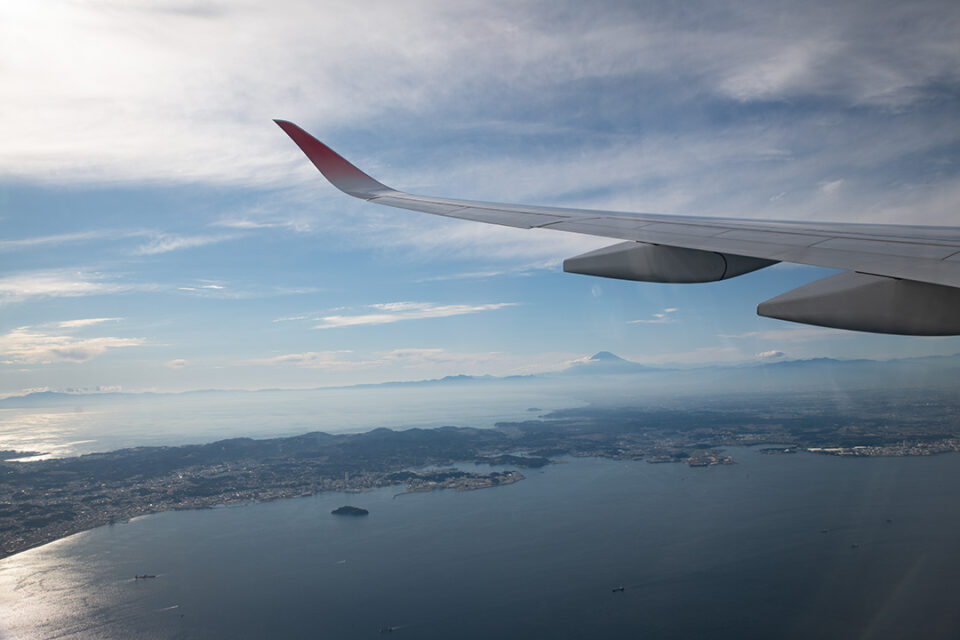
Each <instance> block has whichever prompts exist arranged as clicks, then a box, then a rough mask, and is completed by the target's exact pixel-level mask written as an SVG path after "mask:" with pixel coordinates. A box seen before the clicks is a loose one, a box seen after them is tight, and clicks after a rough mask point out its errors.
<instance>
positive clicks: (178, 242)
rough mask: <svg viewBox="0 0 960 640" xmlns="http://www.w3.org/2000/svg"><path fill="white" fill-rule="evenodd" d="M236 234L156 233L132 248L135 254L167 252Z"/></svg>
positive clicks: (225, 239)
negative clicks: (148, 239) (189, 234)
mask: <svg viewBox="0 0 960 640" xmlns="http://www.w3.org/2000/svg"><path fill="white" fill-rule="evenodd" d="M237 237H239V236H237V235H236V234H222V235H192V236H188V235H176V234H171V233H158V234H156V236H155V237H154V238H153V239H152V240H150V241H149V242H146V243H144V244H142V245H140V246H139V247H137V248H136V249H135V250H134V253H135V254H137V255H144V256H152V255H157V254H160V253H169V252H170V251H178V250H180V249H192V248H194V247H203V246H205V245H208V244H216V243H218V242H225V241H227V240H234V239H235V238H237Z"/></svg>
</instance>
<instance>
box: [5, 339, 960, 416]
mask: <svg viewBox="0 0 960 640" xmlns="http://www.w3.org/2000/svg"><path fill="white" fill-rule="evenodd" d="M609 375H617V376H621V375H622V376H628V375H640V376H642V378H641V379H640V380H642V385H641V386H642V387H643V389H644V390H646V391H650V392H666V393H684V394H688V393H703V394H711V393H730V392H747V391H800V390H802V391H817V390H836V389H839V388H849V389H856V388H859V389H866V388H901V389H902V388H916V389H921V388H925V387H957V386H960V354H956V355H946V356H927V357H914V358H901V359H894V360H868V359H858V360H837V359H834V358H811V359H807V360H778V361H775V362H750V363H736V364H724V365H710V366H704V367H690V368H682V369H679V368H671V367H651V366H647V365H643V364H640V363H638V362H632V361H630V360H626V359H624V358H621V357H620V356H618V355H616V354H613V353H611V352H609V351H600V352H597V353H595V354H593V355H592V356H590V357H589V358H584V359H581V360H576V361H574V362H573V363H571V364H570V365H569V366H568V367H567V368H565V369H562V370H560V371H554V372H549V373H540V374H528V375H512V376H505V377H499V376H491V375H479V376H470V375H451V376H446V377H444V378H438V379H431V380H414V381H397V382H381V383H369V384H358V385H352V386H350V387H315V388H313V389H263V390H259V391H250V390H229V389H224V390H217V389H204V390H195V391H183V392H169V393H158V392H116V391H114V392H106V393H76V392H72V393H65V392H60V391H39V392H34V393H28V394H26V395H22V396H11V397H8V398H3V399H0V407H3V408H30V407H44V406H49V407H70V406H74V405H76V406H81V405H80V403H81V401H82V402H83V404H87V403H91V402H126V401H136V400H138V399H142V398H146V397H171V398H174V397H191V396H216V395H219V394H222V395H236V394H250V393H294V392H302V391H322V390H329V389H335V388H337V389H376V388H390V387H398V388H404V387H407V388H421V387H422V388H427V389H430V388H449V387H452V386H457V387H474V386H477V385H491V386H493V385H497V384H510V385H513V384H524V383H527V384H559V381H560V380H563V381H565V383H567V384H572V385H575V387H576V388H577V389H583V388H585V387H590V388H594V389H601V390H602V389H604V388H610V390H611V391H615V389H613V387H618V386H619V385H610V384H608V382H607V381H606V379H605V378H604V376H609ZM591 381H594V382H592V383H591Z"/></svg>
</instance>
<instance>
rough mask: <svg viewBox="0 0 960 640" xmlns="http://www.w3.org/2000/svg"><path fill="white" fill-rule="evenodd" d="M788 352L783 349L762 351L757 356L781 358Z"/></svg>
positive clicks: (762, 358)
mask: <svg viewBox="0 0 960 640" xmlns="http://www.w3.org/2000/svg"><path fill="white" fill-rule="evenodd" d="M786 356H787V354H785V353H784V352H783V351H761V352H760V353H758V354H757V357H758V358H759V359H761V360H778V359H780V358H785V357H786Z"/></svg>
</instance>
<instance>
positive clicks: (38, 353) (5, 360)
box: [0, 327, 144, 365]
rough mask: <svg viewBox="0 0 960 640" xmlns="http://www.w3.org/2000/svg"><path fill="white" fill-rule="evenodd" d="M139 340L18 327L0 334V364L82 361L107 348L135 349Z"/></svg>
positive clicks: (95, 355)
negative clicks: (63, 333)
mask: <svg viewBox="0 0 960 640" xmlns="http://www.w3.org/2000/svg"><path fill="white" fill-rule="evenodd" d="M143 342H144V340H143V339H142V338H119V337H101V338H75V337H73V336H65V335H55V334H52V333H46V332H43V331H38V330H36V329H35V328H31V327H19V328H17V329H14V330H13V331H10V332H9V333H6V334H3V335H0V363H2V364H7V365H10V364H51V363H54V362H86V361H87V360H90V359H92V358H95V357H97V356H99V355H101V354H102V353H104V352H105V351H106V350H107V349H119V348H122V347H136V346H139V345H141V344H143Z"/></svg>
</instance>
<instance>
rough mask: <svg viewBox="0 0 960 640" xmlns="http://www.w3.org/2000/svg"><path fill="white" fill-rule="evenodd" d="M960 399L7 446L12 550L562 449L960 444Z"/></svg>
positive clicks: (788, 403)
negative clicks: (137, 522) (67, 449)
mask: <svg viewBox="0 0 960 640" xmlns="http://www.w3.org/2000/svg"><path fill="white" fill-rule="evenodd" d="M958 404H960V403H958V400H957V399H956V398H955V397H954V395H953V394H951V393H941V394H923V393H918V392H904V394H903V397H899V398H894V397H892V396H891V394H890V393H888V392H885V393H883V394H880V393H877V394H875V395H865V397H860V398H857V400H856V402H854V403H852V406H856V407H858V409H857V412H856V413H855V414H847V413H845V412H844V411H845V409H844V407H843V406H841V405H824V403H823V400H822V397H821V396H819V395H817V394H783V395H778V396H776V397H771V396H770V395H769V394H768V395H766V396H762V397H760V396H757V397H754V398H753V399H752V400H751V399H750V398H749V397H736V398H731V397H718V398H704V399H701V400H700V401H698V403H697V405H696V406H669V405H664V406H658V407H649V406H643V407H615V408H611V407H585V408H580V409H571V410H563V411H557V412H554V413H551V414H549V415H547V416H545V417H543V418H538V419H531V420H526V421H522V422H514V423H501V424H498V425H497V426H496V427H495V428H490V429H475V428H460V427H443V428H438V429H408V430H402V431H393V430H390V429H374V430H373V431H370V432H367V433H360V434H340V435H334V434H327V433H319V432H316V433H308V434H304V435H300V436H294V437H289V438H273V439H264V440H254V439H251V438H235V439H231V440H222V441H219V442H213V443H210V444H203V445H185V446H178V447H137V448H131V449H122V450H119V451H112V452H107V453H94V454H89V455H84V456H79V457H74V458H60V459H47V460H32V461H29V460H28V461H14V460H15V459H16V458H22V457H24V454H25V452H16V451H7V452H4V455H5V456H6V457H5V458H4V460H5V461H3V462H0V557H5V556H9V555H11V554H14V553H18V552H20V551H24V550H26V549H29V548H31V547H35V546H38V545H41V544H44V543H47V542H50V541H52V540H56V539H58V538H62V537H65V536H68V535H71V534H73V533H77V532H79V531H83V530H86V529H91V528H94V527H98V526H101V525H105V524H111V523H114V522H122V521H125V520H128V519H130V518H133V517H135V516H140V515H144V514H150V513H158V512H161V511H168V510H173V509H199V508H209V507H213V506H217V505H225V504H232V503H240V502H251V501H265V500H278V499H285V498H294V497H299V496H308V495H312V494H316V493H319V492H322V491H343V492H362V491H369V490H371V489H374V488H378V487H387V486H396V485H400V486H404V485H405V487H406V491H407V492H421V491H433V490H439V489H453V490H457V491H470V490H475V489H484V488H490V487H499V486H504V485H509V484H512V483H515V482H518V481H521V480H522V479H523V477H524V476H523V474H522V473H521V472H520V471H519V469H522V468H528V469H529V468H539V467H544V466H545V465H547V464H549V463H550V462H551V461H554V460H556V459H557V458H559V457H571V456H572V457H588V456H599V457H605V458H611V459H616V460H646V461H648V462H666V463H682V464H687V465H689V466H691V467H711V466H715V465H725V464H732V463H733V462H734V460H733V459H732V457H731V456H730V455H729V454H728V453H725V452H724V448H725V447H730V446H744V445H767V446H768V447H769V445H777V446H776V447H771V449H773V450H776V451H778V452H786V451H798V452H803V453H812V454H826V455H840V456H874V455H896V456H904V455H930V454H934V453H943V452H950V451H958V450H960V424H958V418H957V416H958V415H960V412H958V411H957V410H958V408H960V407H958ZM771 406H774V407H775V410H772V409H771ZM864 407H868V409H864ZM771 452H772V451H771ZM464 465H484V466H464Z"/></svg>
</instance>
